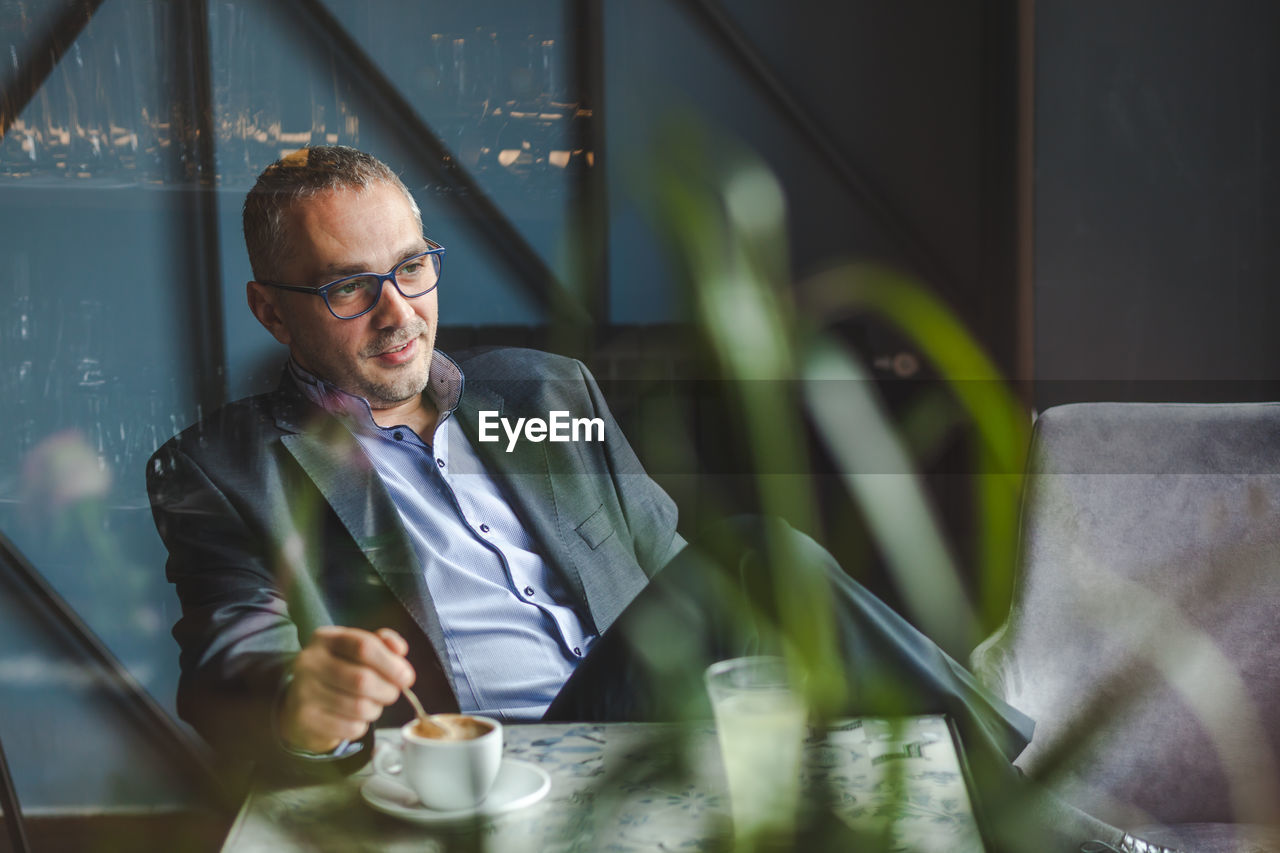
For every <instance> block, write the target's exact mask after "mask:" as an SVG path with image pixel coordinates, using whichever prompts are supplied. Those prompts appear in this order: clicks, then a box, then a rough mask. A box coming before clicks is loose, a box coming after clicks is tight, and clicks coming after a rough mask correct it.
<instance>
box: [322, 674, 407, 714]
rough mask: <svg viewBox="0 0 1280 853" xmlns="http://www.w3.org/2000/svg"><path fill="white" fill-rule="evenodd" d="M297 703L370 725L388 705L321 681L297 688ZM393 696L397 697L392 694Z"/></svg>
mask: <svg viewBox="0 0 1280 853" xmlns="http://www.w3.org/2000/svg"><path fill="white" fill-rule="evenodd" d="M299 692H300V695H299V697H298V700H299V703H300V704H301V705H302V706H304V707H307V708H312V709H316V710H319V711H323V712H325V713H327V714H329V715H331V716H333V717H336V718H339V719H343V720H351V721H360V722H365V723H372V722H373V721H375V720H377V719H378V718H379V717H381V716H382V709H383V707H384V706H385V705H386V704H388V703H384V702H382V701H380V700H379V699H376V698H373V697H369V696H357V695H353V694H351V693H348V692H346V691H344V690H339V689H336V688H334V687H332V686H331V685H329V684H325V683H324V682H323V681H315V680H310V681H306V682H304V683H303V684H302V685H301V686H300V687H299ZM392 695H393V696H399V694H398V693H393V694H392Z"/></svg>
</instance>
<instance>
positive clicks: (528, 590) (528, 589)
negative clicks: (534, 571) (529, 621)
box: [524, 586, 533, 598]
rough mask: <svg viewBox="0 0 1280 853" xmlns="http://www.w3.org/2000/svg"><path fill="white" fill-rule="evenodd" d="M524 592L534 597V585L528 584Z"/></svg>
mask: <svg viewBox="0 0 1280 853" xmlns="http://www.w3.org/2000/svg"><path fill="white" fill-rule="evenodd" d="M524 594H525V595H527V596H529V597H530V598H532V597H533V587H531V586H526V587H525V588H524Z"/></svg>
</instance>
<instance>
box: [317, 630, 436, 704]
mask: <svg viewBox="0 0 1280 853" xmlns="http://www.w3.org/2000/svg"><path fill="white" fill-rule="evenodd" d="M389 633H391V634H392V635H393V636H395V637H396V639H401V642H403V639H402V638H400V636H399V635H398V634H395V632H394V631H391V632H389ZM313 642H318V643H319V644H320V645H322V646H323V647H324V648H326V649H327V650H328V651H329V653H330V654H332V655H333V656H335V657H337V658H341V659H343V660H345V661H349V662H350V663H354V664H358V665H360V666H365V667H369V668H370V669H373V670H375V671H376V672H377V673H378V674H379V675H381V676H382V677H383V678H384V679H386V680H387V681H389V682H391V683H392V684H393V685H395V687H396V689H397V690H399V689H401V688H404V687H408V686H409V685H411V684H413V679H414V672H413V667H411V666H409V662H408V661H406V660H405V659H404V654H403V653H402V652H401V653H397V652H394V651H392V649H391V648H390V647H389V646H388V644H387V642H386V640H385V639H384V637H383V636H382V635H380V634H374V633H371V632H369V631H364V630H361V629H360V628H338V627H333V626H330V627H328V628H324V629H317V630H316V632H315V634H314V635H313ZM405 651H408V646H407V645H406V646H405Z"/></svg>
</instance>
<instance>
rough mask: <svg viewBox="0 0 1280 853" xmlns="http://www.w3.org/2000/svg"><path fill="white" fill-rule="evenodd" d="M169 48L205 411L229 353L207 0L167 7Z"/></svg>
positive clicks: (194, 368)
mask: <svg viewBox="0 0 1280 853" xmlns="http://www.w3.org/2000/svg"><path fill="white" fill-rule="evenodd" d="M170 11H171V13H172V17H171V18H170V19H169V21H168V24H169V28H170V40H169V43H170V45H171V47H170V53H169V55H168V57H167V61H168V62H170V63H171V65H172V68H173V80H174V87H173V89H174V90H173V92H172V93H171V98H172V103H171V115H172V120H171V122H170V129H171V133H172V135H173V147H172V148H171V149H170V152H169V155H168V156H169V158H170V161H171V162H170V166H171V167H172V170H173V171H172V179H173V182H174V183H177V184H180V185H185V186H186V187H187V188H189V190H188V191H187V192H184V193H183V194H182V201H181V204H182V214H183V215H182V222H181V225H182V238H183V251H182V253H181V257H183V258H184V259H185V260H186V263H185V265H184V267H183V269H182V271H181V273H182V275H185V276H190V280H189V281H186V282H184V287H183V289H182V294H183V295H182V298H183V300H184V302H185V305H184V314H185V316H187V317H188V318H190V319H191V320H192V322H191V323H190V325H189V329H190V334H191V336H192V337H191V346H190V347H189V351H190V353H191V358H192V359H193V363H192V364H191V365H190V371H191V372H190V375H191V376H193V377H195V381H196V388H195V391H196V401H197V402H198V403H199V404H200V406H201V408H202V410H203V411H204V412H210V411H213V410H214V409H215V408H217V407H218V406H220V405H222V404H223V403H225V402H226V401H227V375H226V374H227V370H226V364H227V356H226V343H225V320H224V318H223V310H222V287H223V282H222V254H221V249H220V246H219V243H220V241H219V235H218V232H219V223H218V199H217V194H216V191H217V190H216V185H217V161H216V158H215V156H214V126H213V123H214V115H213V91H212V84H211V81H210V76H211V72H210V68H211V66H210V62H211V61H212V58H211V56H210V50H209V9H208V3H207V0H183V2H181V3H175V4H173V5H172V6H171V7H170Z"/></svg>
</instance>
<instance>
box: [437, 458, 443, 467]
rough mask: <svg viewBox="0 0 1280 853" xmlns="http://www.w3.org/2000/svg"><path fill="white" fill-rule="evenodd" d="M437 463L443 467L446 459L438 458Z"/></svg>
mask: <svg viewBox="0 0 1280 853" xmlns="http://www.w3.org/2000/svg"><path fill="white" fill-rule="evenodd" d="M436 464H437V465H439V466H440V467H441V468H443V467H444V460H443V459H437V460H436Z"/></svg>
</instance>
